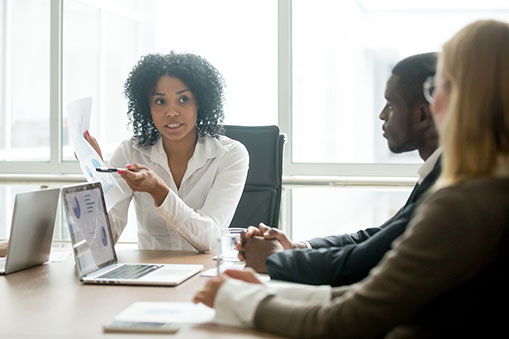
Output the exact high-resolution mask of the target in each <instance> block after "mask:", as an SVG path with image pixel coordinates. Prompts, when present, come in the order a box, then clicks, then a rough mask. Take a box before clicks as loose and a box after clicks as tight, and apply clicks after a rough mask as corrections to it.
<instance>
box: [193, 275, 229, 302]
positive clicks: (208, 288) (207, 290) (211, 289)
mask: <svg viewBox="0 0 509 339" xmlns="http://www.w3.org/2000/svg"><path fill="white" fill-rule="evenodd" d="M226 279H227V278H226V275H225V274H220V275H218V276H217V277H214V278H210V279H209V280H207V282H206V283H205V286H204V287H203V288H202V289H201V290H200V291H198V293H196V295H195V296H194V298H193V303H195V304H197V303H202V304H204V305H206V306H208V307H210V308H214V300H216V294H217V291H219V288H220V287H221V286H222V285H223V284H224V282H225V281H226Z"/></svg>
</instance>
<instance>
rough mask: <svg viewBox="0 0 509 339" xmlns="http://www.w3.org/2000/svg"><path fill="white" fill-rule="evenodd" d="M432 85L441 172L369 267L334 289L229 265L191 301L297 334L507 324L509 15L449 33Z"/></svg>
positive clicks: (421, 333)
mask: <svg viewBox="0 0 509 339" xmlns="http://www.w3.org/2000/svg"><path fill="white" fill-rule="evenodd" d="M435 85H436V87H435V91H434V102H433V106H432V108H433V112H434V117H435V120H436V123H437V124H438V128H439V132H440V136H441V143H442V146H443V172H442V174H441V177H440V179H439V183H438V184H437V187H436V189H435V191H434V193H433V194H432V195H430V196H429V197H428V198H427V199H426V201H425V202H423V203H422V205H421V206H420V207H419V208H418V210H417V212H416V214H415V216H414V218H413V220H412V221H411V223H410V226H409V227H408V229H407V231H406V232H405V233H404V234H403V235H402V236H401V237H400V238H398V239H397V240H396V241H395V242H394V244H393V249H392V250H391V251H389V252H388V253H387V254H386V255H385V257H384V258H383V259H382V261H381V262H380V264H379V265H378V266H377V267H375V268H374V269H373V270H372V271H371V272H370V274H369V276H368V277H367V278H366V279H364V280H362V281H361V282H359V283H357V284H354V285H350V286H346V287H342V288H337V289H330V288H329V287H327V286H320V287H311V286H303V285H294V286H293V287H292V288H282V287H277V285H272V286H268V287H266V286H264V285H261V284H259V281H257V279H256V277H255V276H254V275H253V274H252V273H250V272H244V271H237V272H230V271H227V274H228V275H229V276H230V277H234V278H237V279H230V277H228V276H225V275H222V276H219V277H217V278H213V279H211V280H209V281H208V282H207V284H206V285H205V287H204V288H203V290H201V291H200V292H198V294H197V295H196V296H195V298H194V301H195V302H202V303H204V304H206V305H208V306H210V307H214V308H216V311H217V312H216V322H217V323H219V324H227V325H235V326H245V327H255V328H257V329H260V330H263V331H267V332H272V333H276V334H279V335H283V336H289V337H320V338H366V337H377V338H378V337H386V338H400V337H412V338H415V337H419V338H421V337H426V338H428V337H431V338H437V337H447V338H453V337H455V338H461V337H494V336H495V333H505V332H506V329H505V327H506V319H505V318H506V316H505V314H506V312H505V311H499V309H501V310H503V309H505V307H506V305H507V302H508V300H509V298H508V295H509V292H508V291H507V290H508V286H509V284H508V282H509V281H508V279H507V278H506V276H507V272H506V271H507V268H506V267H507V260H506V259H507V248H508V232H509V25H508V24H507V23H505V22H498V21H492V20H486V21H477V22H475V23H472V24H470V25H468V26H467V27H465V28H464V29H462V30H461V31H460V32H458V33H457V34H456V35H455V36H454V37H453V38H452V39H451V40H450V41H448V42H447V43H446V44H445V45H444V48H443V53H442V55H441V57H440V61H439V69H438V74H437V79H436V81H435ZM427 88H428V89H429V86H428V87H427ZM239 279H240V280H239ZM241 280H244V281H241ZM247 282H251V284H249V283H247ZM257 283H258V284H257ZM497 306H500V307H497ZM497 331H500V332H497Z"/></svg>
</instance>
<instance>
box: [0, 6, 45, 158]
mask: <svg viewBox="0 0 509 339" xmlns="http://www.w3.org/2000/svg"><path fill="white" fill-rule="evenodd" d="M49 10H50V1H49V0H16V1H12V0H4V1H2V2H0V48H1V50H0V88H1V89H2V90H1V93H0V161H20V162H25V161H48V160H49V157H50V147H49V144H50V128H49V120H50V107H49V100H50V86H49V76H50V70H49V67H48V65H49V59H50V54H49V50H50V47H49V46H50V43H49V41H50V34H49V32H50V30H49V27H50V26H49V22H50V15H49V13H50V12H49Z"/></svg>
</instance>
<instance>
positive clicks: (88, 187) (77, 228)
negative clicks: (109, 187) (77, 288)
mask: <svg viewBox="0 0 509 339" xmlns="http://www.w3.org/2000/svg"><path fill="white" fill-rule="evenodd" d="M62 193H63V200H64V206H65V212H66V214H67V223H68V225H69V232H70V234H71V240H72V244H73V250H74V257H75V260H76V264H77V266H78V269H79V272H80V276H83V275H85V274H88V273H90V272H93V271H95V270H97V269H98V268H101V267H104V266H107V265H109V264H112V263H115V262H116V255H115V250H114V248H113V243H112V237H111V232H110V227H109V220H108V216H107V213H106V210H105V204H104V197H103V194H102V187H101V184H100V183H91V184H84V185H78V186H72V187H65V188H63V189H62Z"/></svg>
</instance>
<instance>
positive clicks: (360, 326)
mask: <svg viewBox="0 0 509 339" xmlns="http://www.w3.org/2000/svg"><path fill="white" fill-rule="evenodd" d="M508 230H509V178H497V179H479V180H471V181H467V182H464V183H460V184H458V185H455V186H452V187H448V188H444V189H441V190H438V191H436V192H435V193H434V194H432V195H430V196H429V197H428V198H427V199H426V201H425V202H423V203H422V205H421V206H420V207H419V208H418V209H417V211H416V214H415V216H414V217H413V218H412V221H411V223H410V226H409V228H408V229H407V231H406V232H405V233H404V234H403V235H402V236H400V237H399V238H398V239H396V240H395V241H394V243H393V249H392V250H390V251H389V252H387V254H386V255H385V256H384V258H383V259H382V261H381V262H380V263H379V264H378V265H377V266H376V267H375V268H373V269H372V270H371V272H370V274H369V276H368V277H367V278H366V279H364V280H362V281H360V282H359V283H356V284H353V285H350V286H345V287H339V288H336V289H333V299H332V300H331V301H330V302H329V303H328V304H326V305H323V304H321V305H319V304H315V305H310V304H309V303H302V302H297V301H294V300H288V299H283V298H281V297H277V296H270V297H267V298H266V299H265V300H263V301H262V302H261V303H260V305H259V307H258V308H257V310H256V315H255V326H256V327H257V328H258V329H261V330H265V331H268V332H273V333H276V334H280V335H283V336H289V337H295V338H308V337H318V338H372V337H376V338H378V337H386V338H402V337H412V338H415V337H422V338H425V337H433V338H437V337H466V336H469V337H471V336H472V335H478V336H482V337H487V336H489V333H495V332H496V331H497V330H499V329H502V331H501V332H499V333H507V332H506V329H507V324H506V319H505V318H507V317H506V316H505V315H504V314H506V311H505V310H506V309H507V307H508V291H507V290H509V284H508V279H507V278H505V276H506V275H507V274H505V271H507V267H508V264H507V261H506V260H505V259H506V258H507V248H508V243H507V242H508V237H507V233H508ZM496 304H499V305H500V306H501V307H502V311H500V312H498V311H496V309H495V308H494V305H496Z"/></svg>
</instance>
